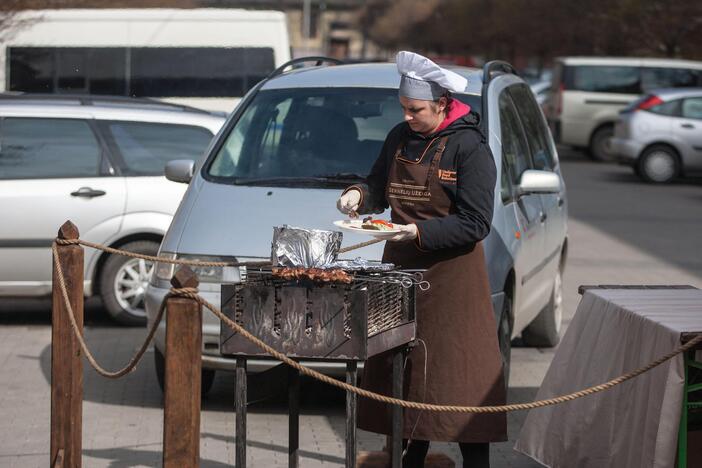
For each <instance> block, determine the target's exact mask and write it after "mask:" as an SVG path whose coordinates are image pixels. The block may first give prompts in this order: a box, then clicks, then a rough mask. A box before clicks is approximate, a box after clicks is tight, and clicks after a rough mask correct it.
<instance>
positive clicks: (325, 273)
mask: <svg viewBox="0 0 702 468" xmlns="http://www.w3.org/2000/svg"><path fill="white" fill-rule="evenodd" d="M271 273H272V274H273V276H275V277H277V278H282V279H285V280H293V279H295V280H299V279H309V280H312V281H321V282H324V283H330V282H333V283H346V284H350V283H351V281H353V277H352V276H351V275H349V274H348V273H346V272H345V271H344V270H341V269H338V268H334V269H329V270H325V269H322V268H289V267H285V268H279V267H276V268H273V270H272V271H271Z"/></svg>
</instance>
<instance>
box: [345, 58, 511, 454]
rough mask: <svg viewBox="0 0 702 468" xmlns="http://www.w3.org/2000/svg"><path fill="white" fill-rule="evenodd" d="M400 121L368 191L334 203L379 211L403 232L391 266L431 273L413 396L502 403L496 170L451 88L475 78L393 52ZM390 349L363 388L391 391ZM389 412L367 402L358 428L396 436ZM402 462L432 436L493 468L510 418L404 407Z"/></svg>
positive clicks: (391, 245)
mask: <svg viewBox="0 0 702 468" xmlns="http://www.w3.org/2000/svg"><path fill="white" fill-rule="evenodd" d="M397 69H398V72H399V73H400V75H401V78H400V90H399V100H400V105H401V106H402V110H403V113H404V122H402V123H400V124H398V125H396V126H395V127H394V128H393V129H392V130H391V131H390V133H389V134H388V136H387V137H386V139H385V143H384V145H383V148H382V151H381V153H380V156H379V157H378V159H377V160H376V162H375V164H374V165H373V168H372V169H371V172H370V174H369V175H368V177H367V179H366V182H365V183H364V184H358V185H353V186H351V187H348V188H347V189H346V190H345V191H344V192H343V194H342V195H341V197H340V198H339V200H338V202H337V207H338V209H339V210H340V211H341V212H342V213H345V214H349V215H356V214H357V213H358V214H370V213H381V212H383V211H384V210H385V209H387V208H390V218H391V220H392V222H393V224H396V225H397V226H396V227H399V228H400V230H401V232H400V233H398V234H395V236H394V237H392V238H390V239H389V242H387V243H386V246H385V251H384V253H383V261H384V262H391V263H394V264H396V265H400V266H402V267H403V268H407V269H415V268H416V269H425V270H426V273H425V274H424V278H425V279H426V280H427V281H429V282H430V283H431V288H430V289H429V290H428V291H426V292H418V296H417V343H418V345H417V346H415V347H413V348H412V350H411V352H410V353H409V355H408V357H407V360H406V365H405V381H404V382H405V398H406V399H408V400H411V401H418V402H425V403H436V404H444V405H466V406H479V405H499V404H504V402H505V384H504V376H503V373H502V359H501V355H500V351H499V346H498V341H497V325H496V323H495V317H494V314H493V309H492V303H491V300H490V286H489V284H488V276H487V270H486V266H485V257H484V253H483V245H482V243H481V241H482V240H483V239H484V238H485V237H486V236H487V235H488V233H489V232H490V223H491V220H492V211H493V195H494V190H495V163H494V160H493V156H492V153H491V152H490V148H489V147H488V145H487V143H486V140H485V136H484V135H483V134H482V132H481V131H480V129H479V127H478V123H479V120H480V117H479V116H478V114H476V113H475V112H473V111H471V109H470V107H469V106H468V105H466V104H464V103H462V102H461V101H459V100H458V99H456V98H453V97H452V96H451V93H460V92H464V91H465V88H466V86H467V80H466V79H465V78H464V77H462V76H461V75H459V74H457V73H455V72H452V71H450V70H446V69H444V68H441V67H439V66H438V65H436V64H435V63H434V62H432V61H431V60H429V59H427V58H426V57H423V56H421V55H418V54H415V53H412V52H400V53H398V54H397ZM391 366H392V358H391V355H390V353H385V354H381V355H378V356H376V357H373V358H371V359H369V360H368V361H367V362H366V364H365V368H364V371H363V386H364V387H365V388H367V389H369V390H372V391H375V392H378V393H382V394H385V395H391V394H392V382H391V379H390V377H389V376H390V375H392V372H391V369H392V367H391ZM391 414H392V408H391V407H390V406H388V405H385V404H383V403H379V402H376V401H372V400H368V399H363V398H362V399H361V401H360V403H359V422H358V426H359V427H360V428H362V429H365V430H369V431H373V432H377V433H382V434H390V433H391V427H392V426H391V421H392V418H391ZM403 415H404V424H403V439H405V440H404V444H405V449H404V451H403V460H402V466H403V467H422V466H424V458H425V456H426V454H427V451H428V449H429V441H432V440H434V441H453V442H458V444H459V446H460V449H461V453H462V455H463V466H464V467H488V466H489V443H490V442H499V441H504V440H506V439H507V423H506V416H505V414H504V413H500V414H480V415H478V414H458V413H444V412H425V411H415V410H405V411H404V412H403Z"/></svg>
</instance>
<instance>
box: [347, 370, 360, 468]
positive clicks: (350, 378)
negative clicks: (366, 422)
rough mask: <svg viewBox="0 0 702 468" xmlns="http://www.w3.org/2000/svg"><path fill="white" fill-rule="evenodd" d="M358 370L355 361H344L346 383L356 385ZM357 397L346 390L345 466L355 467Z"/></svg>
mask: <svg viewBox="0 0 702 468" xmlns="http://www.w3.org/2000/svg"><path fill="white" fill-rule="evenodd" d="M357 382H358V371H357V365H356V361H348V362H347V363H346V383H347V384H349V385H354V386H355V385H356V383H357ZM357 401H358V398H357V396H356V394H355V393H353V392H346V466H350V467H352V468H355V467H356V403H357Z"/></svg>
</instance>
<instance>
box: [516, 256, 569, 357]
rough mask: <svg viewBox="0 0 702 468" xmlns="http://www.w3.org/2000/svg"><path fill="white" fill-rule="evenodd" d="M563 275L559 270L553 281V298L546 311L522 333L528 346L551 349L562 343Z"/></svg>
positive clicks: (545, 308)
mask: <svg viewBox="0 0 702 468" xmlns="http://www.w3.org/2000/svg"><path fill="white" fill-rule="evenodd" d="M562 278H563V273H562V271H561V270H560V269H559V270H558V273H557V274H556V277H555V279H554V281H553V290H552V292H551V298H550V299H549V301H548V304H547V305H546V307H544V309H543V310H542V311H541V312H540V313H539V315H537V316H536V318H535V319H534V320H533V321H532V322H531V323H530V324H529V326H527V327H526V328H525V329H524V331H523V332H522V341H523V342H524V344H525V345H527V346H534V347H539V348H550V347H553V346H556V345H557V344H558V342H559V341H560V334H559V333H560V331H561V321H562V319H563V280H562Z"/></svg>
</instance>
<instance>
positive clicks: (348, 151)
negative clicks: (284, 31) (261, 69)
mask: <svg viewBox="0 0 702 468" xmlns="http://www.w3.org/2000/svg"><path fill="white" fill-rule="evenodd" d="M455 97H456V98H457V99H460V100H461V101H463V102H465V103H467V104H469V105H470V106H471V107H472V108H473V109H474V110H475V111H477V112H479V109H480V97H479V96H467V95H456V96H455ZM400 122H402V109H401V107H400V103H399V101H398V99H397V89H379V88H320V89H317V88H296V89H280V90H264V91H261V92H259V93H258V94H257V95H256V97H255V98H254V100H253V101H252V102H251V104H249V106H248V107H247V108H246V110H245V111H244V113H243V114H242V115H241V117H239V119H238V121H237V122H236V124H235V125H234V127H233V128H232V129H231V130H230V133H229V135H228V136H227V139H226V141H225V142H224V144H223V145H222V147H221V148H220V149H219V151H218V153H217V154H216V155H215V156H214V157H213V158H212V160H211V162H210V163H209V164H208V168H207V171H208V174H209V175H210V176H212V177H214V178H218V179H228V180H231V179H235V180H236V182H237V183H246V179H257V178H292V177H296V178H299V177H303V178H304V177H322V176H329V175H334V174H358V175H360V176H365V175H366V174H368V172H369V170H370V168H371V166H372V164H373V163H374V162H375V160H376V159H377V158H378V155H379V154H380V152H381V150H382V147H383V143H384V141H385V137H386V136H387V134H388V132H389V131H390V130H391V129H392V128H393V127H394V126H395V125H397V124H398V123H400Z"/></svg>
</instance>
